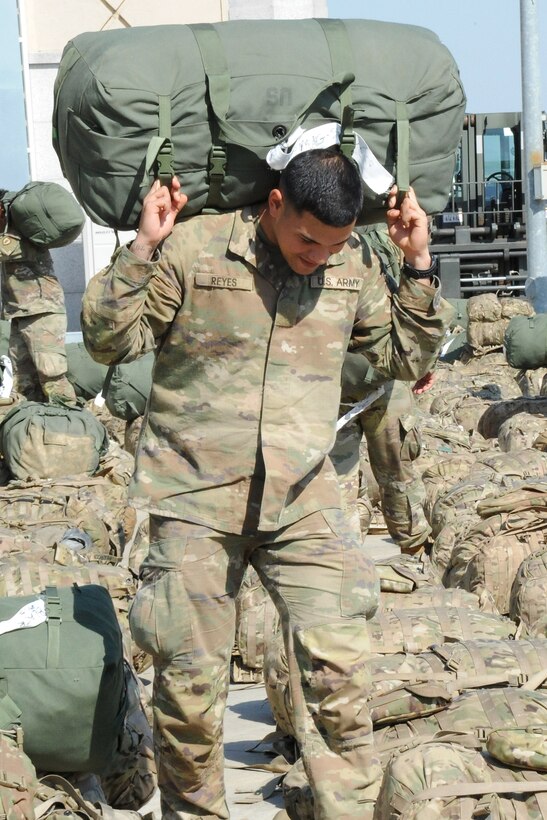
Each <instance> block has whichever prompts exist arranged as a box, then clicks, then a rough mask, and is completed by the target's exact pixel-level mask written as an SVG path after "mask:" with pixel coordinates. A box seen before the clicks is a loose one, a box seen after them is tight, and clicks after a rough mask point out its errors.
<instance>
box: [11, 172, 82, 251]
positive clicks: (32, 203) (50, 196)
mask: <svg viewBox="0 0 547 820" xmlns="http://www.w3.org/2000/svg"><path fill="white" fill-rule="evenodd" d="M2 205H4V207H5V208H6V211H7V225H8V230H9V229H10V228H12V227H14V228H16V230H17V231H18V232H19V233H20V234H21V236H24V237H25V239H28V240H29V242H32V243H33V244H34V245H37V246H38V247H40V248H43V249H44V250H47V249H48V248H60V247H62V246H63V245H69V244H70V243H71V242H74V240H75V239H76V238H77V237H78V236H79V235H80V234H81V232H82V229H83V227H84V222H85V216H84V212H83V211H82V209H81V208H80V206H79V205H78V203H77V202H76V200H75V199H74V197H73V196H72V194H71V193H70V192H69V191H67V190H65V188H63V186H62V185H58V184H57V183H56V182H29V183H28V185H25V187H24V188H21V190H20V191H7V192H6V194H5V195H4V196H3V197H2Z"/></svg>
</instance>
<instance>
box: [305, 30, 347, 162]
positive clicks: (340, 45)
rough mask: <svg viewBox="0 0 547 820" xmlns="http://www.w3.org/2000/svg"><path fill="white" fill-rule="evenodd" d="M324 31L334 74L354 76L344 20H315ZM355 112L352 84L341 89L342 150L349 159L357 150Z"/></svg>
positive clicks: (337, 75)
mask: <svg viewBox="0 0 547 820" xmlns="http://www.w3.org/2000/svg"><path fill="white" fill-rule="evenodd" d="M314 19H315V20H316V22H317V23H319V25H320V26H321V28H322V29H323V33H324V35H325V39H326V41H327V45H328V47H329V52H330V59H331V63H332V73H333V76H335V77H340V76H348V75H351V76H354V75H355V71H354V66H353V65H352V64H351V63H352V62H353V61H352V59H351V55H352V48H351V43H350V40H349V37H348V31H347V29H346V26H345V23H344V22H343V21H342V20H333V19H328V18H320V17H315V18H314ZM353 117H354V111H353V108H352V96H351V83H350V84H348V85H345V86H342V87H341V91H340V123H341V125H342V130H341V132H340V150H341V151H342V153H343V154H345V155H346V156H347V157H350V158H351V156H352V154H353V151H354V149H355V134H354V132H353Z"/></svg>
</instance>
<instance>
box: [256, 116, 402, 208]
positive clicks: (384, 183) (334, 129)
mask: <svg viewBox="0 0 547 820" xmlns="http://www.w3.org/2000/svg"><path fill="white" fill-rule="evenodd" d="M341 131H342V128H341V126H340V123H337V122H327V123H324V124H323V125H318V126H317V127H316V128H310V129H309V130H308V131H306V130H305V129H304V128H302V126H299V127H298V128H296V129H295V130H294V131H293V133H292V134H290V135H289V136H288V137H287V139H286V140H284V142H281V143H279V145H276V146H275V147H274V148H272V149H271V150H270V151H269V152H268V155H267V157H266V162H267V163H268V165H269V166H270V168H273V169H274V171H282V170H283V169H284V168H286V167H287V165H288V164H289V162H290V161H291V159H293V157H295V156H297V154H301V153H302V151H311V150H313V149H316V148H329V147H330V146H331V145H337V144H339V143H340V134H341ZM352 156H353V159H354V160H355V162H356V163H357V165H358V166H359V170H360V172H361V176H362V178H363V180H364V181H365V182H366V183H367V185H368V187H369V188H370V189H371V190H373V191H374V193H375V194H385V193H387V192H388V191H389V189H390V188H391V186H392V185H393V183H394V181H395V180H394V178H393V176H392V175H391V174H390V173H389V171H386V169H385V168H384V166H383V165H382V164H381V163H380V162H379V161H378V160H377V159H376V157H375V156H374V154H373V153H372V151H371V149H370V147H369V146H368V145H367V143H366V142H365V140H364V139H363V138H362V137H361V135H360V134H357V133H355V148H354V149H353V154H352Z"/></svg>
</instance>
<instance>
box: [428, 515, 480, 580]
mask: <svg viewBox="0 0 547 820" xmlns="http://www.w3.org/2000/svg"><path fill="white" fill-rule="evenodd" d="M480 521H481V517H480V515H479V514H478V512H477V511H476V509H473V508H469V507H464V508H463V509H462V510H461V513H460V515H459V516H458V518H454V519H453V520H452V521H450V522H449V523H448V524H445V525H444V527H443V528H442V530H441V531H440V532H439V534H438V535H437V536H435V540H434V541H433V546H432V547H431V553H430V558H431V563H432V564H433V565H434V566H435V568H436V570H437V572H438V573H439V575H440V576H441V578H442V582H443V584H445V583H446V577H447V573H448V570H449V568H450V566H451V561H452V553H453V552H454V547H455V545H456V544H457V543H459V541H461V540H462V539H463V538H465V536H466V535H467V533H468V532H469V531H470V530H471V529H472V528H473V527H474V526H475V525H476V524H478V523H479V522H480Z"/></svg>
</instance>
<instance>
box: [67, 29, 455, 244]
mask: <svg viewBox="0 0 547 820" xmlns="http://www.w3.org/2000/svg"><path fill="white" fill-rule="evenodd" d="M401 54H404V55H405V66H404V70H403V71H401V70H400V66H399V65H398V64H397V61H396V60H395V61H393V60H392V59H391V57H390V55H401ZM143 55H146V58H145V59H143ZM465 102H466V100H465V94H464V91H463V88H462V84H461V81H460V77H459V72H458V68H457V66H456V63H455V61H454V58H453V57H452V55H451V53H450V52H449V51H448V49H447V48H446V47H445V46H444V45H443V44H442V43H441V41H440V40H439V38H438V37H437V35H436V34H434V33H433V32H432V31H429V30H428V29H425V28H419V27H417V26H409V25H401V24H395V23H385V22H378V21H375V20H347V21H343V20H337V19H302V20H232V21H227V22H222V23H215V24H208V23H200V24H193V25H166V26H156V27H147V26H138V27H135V28H128V29H112V30H110V31H98V32H86V33H83V34H79V35H77V36H76V37H74V38H73V39H72V40H70V41H69V42H68V43H67V45H66V46H65V49H64V51H63V55H62V58H61V62H60V65H59V71H58V74H57V77H56V82H55V87H54V111H53V146H54V148H55V151H56V152H57V156H58V158H59V161H60V164H61V168H62V170H63V173H64V175H65V176H66V178H67V179H68V181H69V182H70V185H71V187H72V189H73V191H74V193H75V195H76V197H77V199H78V201H79V202H80V203H81V204H82V206H83V208H84V209H85V210H86V212H87V213H88V215H89V216H90V217H91V218H92V219H93V221H94V222H97V223H99V224H100V225H108V226H109V227H111V228H116V229H121V230H126V229H128V230H129V229H132V228H135V227H136V225H137V223H138V219H139V215H140V211H141V205H142V199H143V197H144V194H145V193H146V192H147V190H148V189H149V187H150V184H151V182H152V180H153V178H154V176H156V175H158V176H159V177H160V178H161V179H162V180H163V181H168V180H169V179H170V177H171V175H172V173H173V172H175V173H176V174H177V176H178V177H179V179H180V181H181V185H182V189H183V191H184V192H185V193H186V194H187V195H188V198H189V202H188V204H187V205H186V207H185V209H184V211H183V214H182V215H181V218H182V217H183V216H191V215H192V214H195V213H199V212H200V211H202V210H203V209H215V210H223V209H230V208H236V207H241V206H243V205H247V204H250V203H253V202H260V201H262V200H265V199H266V197H267V195H268V192H269V190H270V189H271V187H272V185H273V184H275V183H276V182H277V180H278V170H275V171H274V170H273V168H274V167H275V168H276V169H279V168H280V167H282V163H281V164H280V163H276V162H271V161H270V165H269V164H268V162H267V161H266V157H267V155H268V153H269V151H270V149H276V148H278V147H280V146H282V145H283V144H284V143H285V142H286V141H287V140H289V142H290V141H291V140H293V139H294V138H296V136H297V134H299V133H300V132H297V129H299V128H303V129H306V130H310V129H312V128H315V127H317V126H319V125H326V124H328V123H330V124H331V126H333V127H334V129H333V130H334V131H336V124H342V126H343V127H342V128H341V129H340V130H341V133H340V134H338V133H336V134H335V135H334V136H333V135H332V134H331V133H330V129H329V134H328V135H325V136H324V139H325V141H327V140H329V142H330V144H332V143H333V142H336V141H337V140H338V139H340V142H341V144H342V147H343V149H344V151H347V153H348V154H350V153H352V152H353V150H354V148H355V146H356V142H355V134H357V135H358V136H359V137H362V138H363V140H365V141H366V144H367V145H366V146H365V147H364V149H363V151H364V153H366V152H367V149H370V150H369V151H368V153H366V156H367V158H368V159H370V160H371V162H372V163H373V165H374V168H375V173H374V175H373V176H371V175H370V174H368V175H367V180H368V182H369V185H368V186H367V191H366V198H365V208H364V213H363V220H362V221H366V222H379V221H382V220H384V219H385V198H386V191H387V189H388V188H389V186H390V184H391V180H392V176H393V177H395V179H396V182H397V185H398V186H399V190H400V191H405V190H407V189H408V186H409V184H412V185H413V186H414V188H415V190H416V193H417V196H418V199H419V200H420V202H421V204H422V206H423V207H424V208H425V210H426V211H427V212H428V213H437V212H439V211H442V210H443V209H444V206H445V205H446V201H447V199H448V196H449V193H450V190H451V186H452V176H453V172H454V166H455V157H456V150H457V147H458V144H459V140H460V136H461V132H462V127H463V120H464V114H465ZM316 145H317V143H316V142H314V147H315V146H316ZM281 153H283V151H281ZM370 154H372V155H373V156H372V158H371V156H370ZM285 158H286V155H285ZM374 158H375V159H376V160H377V163H374ZM281 160H283V156H282V157H281ZM362 165H363V163H362ZM270 166H271V167H270Z"/></svg>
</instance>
